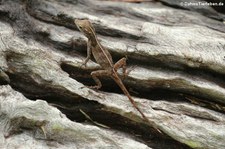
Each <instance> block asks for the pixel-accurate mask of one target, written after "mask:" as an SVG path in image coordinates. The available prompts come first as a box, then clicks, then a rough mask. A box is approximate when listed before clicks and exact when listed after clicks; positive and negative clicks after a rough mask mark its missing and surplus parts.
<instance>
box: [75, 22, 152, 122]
mask: <svg viewBox="0 0 225 149" xmlns="http://www.w3.org/2000/svg"><path fill="white" fill-rule="evenodd" d="M74 23H75V25H76V26H77V28H78V29H79V30H80V31H81V32H82V33H83V34H84V35H85V36H86V37H87V38H88V41H87V57H86V59H85V60H84V62H83V64H82V65H84V66H85V67H86V63H87V62H88V60H89V59H90V57H91V54H92V55H93V57H94V59H95V61H96V62H97V63H98V64H99V65H100V66H101V68H102V70H97V71H93V72H91V76H92V78H93V80H94V81H95V83H96V85H95V86H90V88H95V89H99V88H101V86H102V84H101V81H100V80H99V79H98V77H100V76H109V77H111V78H112V79H113V80H114V81H115V82H116V83H117V85H118V86H119V87H120V88H121V90H122V91H123V93H124V94H125V95H126V96H127V97H128V99H129V100H130V102H131V104H132V105H133V107H134V108H135V109H136V110H137V111H138V112H139V113H140V114H141V116H142V117H143V118H144V119H145V120H146V121H149V120H148V118H147V117H146V116H145V114H144V113H143V112H142V111H141V110H140V109H139V107H138V106H137V104H136V103H135V101H134V100H133V98H132V97H131V95H130V93H129V92H128V90H127V89H126V87H125V85H124V84H123V82H122V80H121V79H120V77H119V75H118V73H117V70H118V69H119V68H123V74H125V72H126V58H125V57H123V58H121V59H120V60H119V61H117V62H116V63H115V64H114V63H113V60H112V56H111V54H110V53H109V51H108V50H107V49H106V48H104V47H103V46H102V45H101V44H100V42H99V40H98V39H97V36H96V33H95V29H94V27H93V25H92V23H91V22H90V21H89V20H88V19H75V21H74Z"/></svg>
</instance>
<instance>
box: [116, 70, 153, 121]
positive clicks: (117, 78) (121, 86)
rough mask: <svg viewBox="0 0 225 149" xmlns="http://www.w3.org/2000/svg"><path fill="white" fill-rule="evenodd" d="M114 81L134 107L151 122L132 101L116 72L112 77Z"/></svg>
mask: <svg viewBox="0 0 225 149" xmlns="http://www.w3.org/2000/svg"><path fill="white" fill-rule="evenodd" d="M112 78H113V80H114V81H115V82H116V83H117V85H118V86H119V87H120V88H121V90H122V91H123V93H124V94H125V95H126V96H127V97H128V99H129V100H130V102H131V104H132V105H133V107H134V108H135V109H136V110H137V111H138V112H139V113H140V114H141V116H142V117H143V118H144V119H145V120H146V121H149V120H148V118H147V117H146V116H145V114H144V113H143V112H142V111H141V110H140V109H139V107H138V106H137V104H136V103H135V101H134V100H133V99H132V97H131V95H130V93H129V92H128V91H127V89H126V87H125V86H124V84H123V82H122V80H121V79H120V78H119V76H118V75H117V73H116V72H115V73H114V74H113V76H112Z"/></svg>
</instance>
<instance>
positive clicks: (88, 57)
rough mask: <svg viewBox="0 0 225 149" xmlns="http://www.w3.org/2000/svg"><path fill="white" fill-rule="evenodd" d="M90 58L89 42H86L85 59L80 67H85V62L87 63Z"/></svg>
mask: <svg viewBox="0 0 225 149" xmlns="http://www.w3.org/2000/svg"><path fill="white" fill-rule="evenodd" d="M90 58H91V42H90V41H88V42H87V57H86V59H85V60H84V62H83V63H82V64H81V66H83V65H84V67H86V64H87V62H88V61H89V59H90Z"/></svg>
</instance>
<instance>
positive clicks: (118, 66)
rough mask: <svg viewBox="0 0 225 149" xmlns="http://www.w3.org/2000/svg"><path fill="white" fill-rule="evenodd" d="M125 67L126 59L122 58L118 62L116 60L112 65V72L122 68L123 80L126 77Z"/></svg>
mask: <svg viewBox="0 0 225 149" xmlns="http://www.w3.org/2000/svg"><path fill="white" fill-rule="evenodd" d="M126 66H127V63H126V58H125V57H123V58H121V59H120V60H118V61H117V62H116V63H115V64H114V70H115V71H116V72H117V70H118V69H119V68H121V67H122V69H123V79H124V78H125V77H126V75H127V72H126V69H127V68H126Z"/></svg>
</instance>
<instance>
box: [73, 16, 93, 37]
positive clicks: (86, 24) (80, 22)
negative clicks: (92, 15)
mask: <svg viewBox="0 0 225 149" xmlns="http://www.w3.org/2000/svg"><path fill="white" fill-rule="evenodd" d="M74 23H75V24H76V26H77V28H78V29H79V30H80V31H81V32H82V33H84V35H85V36H87V37H91V36H93V34H94V32H95V30H94V27H93V26H92V24H91V22H90V21H89V20H87V19H75V21H74Z"/></svg>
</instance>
